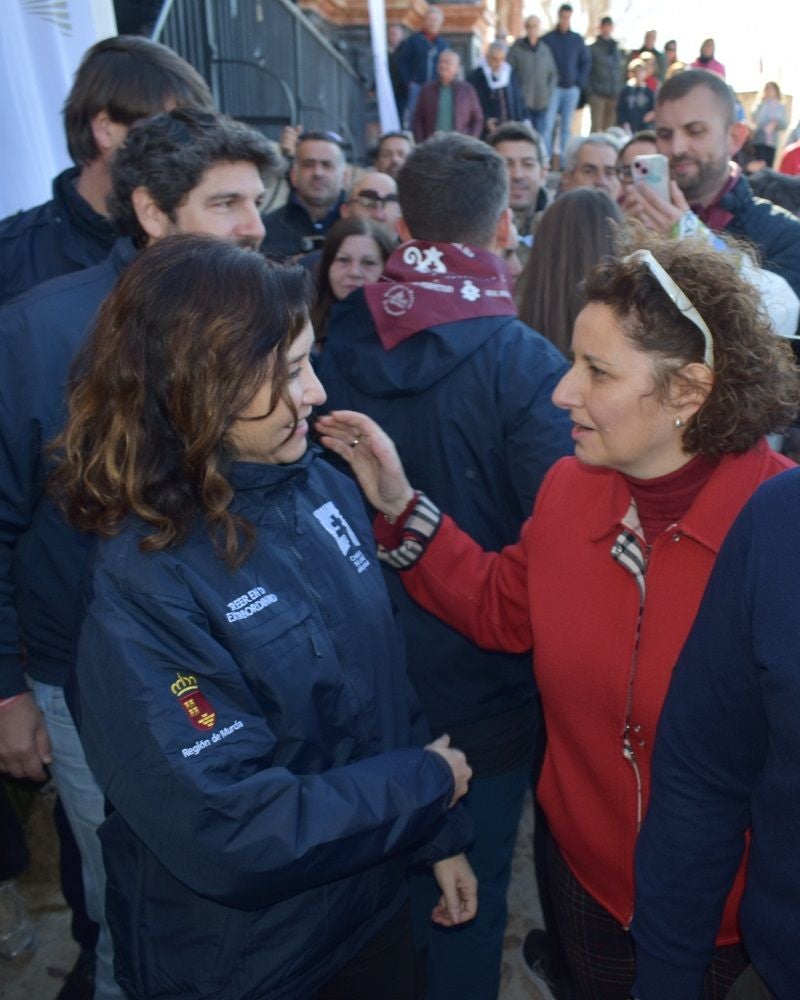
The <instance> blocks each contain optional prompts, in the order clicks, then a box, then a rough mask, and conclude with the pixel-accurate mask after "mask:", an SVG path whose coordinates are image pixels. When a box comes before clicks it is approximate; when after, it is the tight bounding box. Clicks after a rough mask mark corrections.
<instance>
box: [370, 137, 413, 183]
mask: <svg viewBox="0 0 800 1000" xmlns="http://www.w3.org/2000/svg"><path fill="white" fill-rule="evenodd" d="M413 148H414V139H413V137H412V135H411V133H410V132H386V133H384V134H383V135H382V136H381V137H380V139H379V140H378V149H377V151H376V153H375V169H376V170H380V172H381V173H382V174H388V175H389V176H390V177H394V179H395V180H397V175H398V174H399V173H400V170H401V168H402V166H403V164H404V163H405V162H406V160H407V159H408V155H409V153H410V152H411V150H412V149H413Z"/></svg>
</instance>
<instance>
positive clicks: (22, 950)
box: [0, 879, 37, 962]
mask: <svg viewBox="0 0 800 1000" xmlns="http://www.w3.org/2000/svg"><path fill="white" fill-rule="evenodd" d="M36 945H37V940H36V928H35V927H34V926H33V921H32V920H31V918H30V915H29V913H28V911H27V909H26V908H25V903H24V902H23V901H22V897H21V896H20V894H19V893H18V892H17V886H16V883H15V882H14V881H13V879H11V880H9V881H7V882H0V958H4V959H6V961H8V962H13V961H14V960H15V959H17V958H25V957H26V956H30V955H32V954H33V953H34V952H35V951H36Z"/></svg>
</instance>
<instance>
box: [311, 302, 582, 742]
mask: <svg viewBox="0 0 800 1000" xmlns="http://www.w3.org/2000/svg"><path fill="white" fill-rule="evenodd" d="M565 370H566V364H565V362H564V359H563V358H562V356H561V355H560V354H559V353H558V351H557V350H556V349H555V347H553V345H552V344H550V343H549V342H548V341H546V340H545V339H544V338H543V337H541V336H540V335H539V334H538V333H534V332H533V331H532V330H530V329H529V328H528V327H526V326H525V325H524V324H522V323H521V322H520V321H519V320H518V319H515V318H513V317H509V316H502V317H486V318H480V319H470V320H463V321H457V322H453V323H448V324H445V325H443V326H439V327H435V328H433V329H430V330H423V331H422V332H420V333H417V334H415V335H414V336H412V337H411V338H410V339H408V340H406V341H404V342H403V343H401V344H399V345H398V346H397V347H395V348H394V349H393V350H391V351H386V350H384V348H383V347H382V346H381V344H380V342H379V341H378V339H377V335H376V333H375V328H374V326H373V323H372V317H371V316H370V314H369V311H368V309H367V307H366V303H365V299H364V295H363V292H362V291H361V290H358V291H356V292H354V293H353V294H352V295H350V296H348V298H347V299H346V300H345V301H344V302H341V303H338V304H337V305H336V306H334V309H333V311H332V315H331V319H330V323H329V326H328V339H327V340H326V342H325V349H324V350H323V351H322V353H321V355H320V357H319V362H318V371H319V375H320V378H321V380H322V383H323V385H324V386H325V388H326V391H327V393H328V407H329V408H330V409H332V410H333V409H336V408H347V409H355V410H361V411H363V412H365V413H367V414H369V415H370V416H371V417H373V418H374V419H375V420H376V421H377V422H378V423H379V424H380V425H381V426H382V427H384V428H385V429H386V431H387V432H388V433H389V435H390V436H391V437H392V438H393V439H394V441H395V443H396V445H397V450H398V452H399V454H400V457H401V459H402V461H403V464H404V465H405V468H406V472H407V474H408V478H409V480H410V482H411V483H412V484H413V486H414V487H415V488H418V489H422V490H424V491H425V492H426V493H427V494H428V495H429V496H430V497H431V499H432V500H434V502H435V503H437V504H438V505H439V506H440V507H441V508H442V509H443V510H444V511H446V512H447V513H448V514H450V515H451V516H452V517H453V518H454V519H455V520H456V521H457V522H458V524H459V525H460V527H462V528H463V529H464V530H465V531H467V532H468V533H469V534H470V535H472V537H473V538H474V539H476V541H477V542H478V543H479V544H480V545H482V546H483V547H484V548H486V549H491V550H498V549H500V548H502V547H503V546H504V545H508V544H510V543H512V542H515V541H516V540H517V538H518V536H519V530H520V527H521V525H522V523H523V521H524V520H525V518H526V517H528V516H529V515H530V512H531V510H532V507H533V500H534V497H535V496H536V492H537V490H538V489H539V485H540V483H541V481H542V478H543V477H544V475H545V473H546V472H547V470H548V469H549V468H550V466H551V465H552V464H553V463H554V462H555V461H556V460H557V459H559V458H561V457H562V456H563V455H569V454H571V453H572V451H573V445H572V440H571V437H570V426H571V425H570V422H569V418H568V416H567V415H566V414H565V413H564V412H562V411H560V410H557V409H556V408H555V407H554V406H553V404H552V402H551V400H550V396H551V394H552V392H553V389H554V388H555V386H556V383H557V382H558V380H559V379H560V377H561V376H562V375H563V373H564V371H565ZM387 578H388V582H389V588H390V592H391V594H392V598H393V600H394V601H395V602H396V604H397V605H398V607H399V608H400V612H401V620H402V623H403V627H404V630H405V635H406V649H407V657H408V665H409V671H410V674H411V678H412V680H413V681H414V685H415V687H416V690H417V693H418V695H419V698H420V701H421V702H422V707H423V711H424V712H425V714H426V716H427V718H428V721H429V723H430V725H431V730H432V732H433V733H434V734H438V733H439V732H451V733H452V731H453V728H454V727H456V726H472V725H474V724H478V728H477V730H475V731H474V733H473V735H474V736H475V738H476V740H477V741H480V738H481V737H480V732H479V730H480V724H482V723H484V722H485V721H486V720H488V719H491V718H493V717H499V716H501V715H503V714H504V713H507V712H509V711H512V710H513V709H515V708H516V707H518V706H520V705H523V706H524V705H525V704H526V703H527V704H528V705H530V703H531V702H532V700H533V699H534V697H535V686H534V683H533V678H532V677H531V670H530V658H529V657H526V656H525V655H520V656H516V655H509V654H505V653H497V652H488V651H486V650H481V649H479V648H478V647H477V646H475V645H474V644H473V643H472V642H470V641H469V640H468V639H465V638H464V637H463V636H461V635H460V634H458V633H457V632H456V631H455V630H454V629H452V628H450V627H449V626H448V625H445V624H444V623H443V622H441V621H439V619H437V618H435V617H434V616H433V615H431V614H429V613H428V612H427V611H423V610H422V608H420V607H419V606H418V605H417V604H415V603H414V601H413V600H412V599H411V598H410V597H409V596H408V595H407V594H406V593H405V591H404V589H403V587H402V584H401V582H400V580H399V578H398V575H397V574H395V573H388V575H387ZM527 731H528V732H531V731H532V727H531V724H530V713H529V721H528V725H527ZM458 738H459V739H461V740H462V742H465V738H464V737H463V736H462V734H460V733H459V737H458ZM464 749H466V750H467V753H468V755H469V751H470V749H472V747H471V746H470V745H469V744H468V743H465V746H464Z"/></svg>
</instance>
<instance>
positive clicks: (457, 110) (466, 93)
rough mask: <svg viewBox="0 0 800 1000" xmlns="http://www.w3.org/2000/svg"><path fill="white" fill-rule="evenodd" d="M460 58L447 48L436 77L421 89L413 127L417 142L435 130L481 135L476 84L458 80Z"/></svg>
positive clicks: (481, 124)
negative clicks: (474, 85)
mask: <svg viewBox="0 0 800 1000" xmlns="http://www.w3.org/2000/svg"><path fill="white" fill-rule="evenodd" d="M460 70H461V59H460V58H459V55H458V53H457V52H454V51H453V50H452V49H445V50H444V52H442V54H441V55H440V56H439V61H438V62H437V64H436V79H435V80H432V81H431V82H430V83H426V84H425V86H424V87H423V88H422V90H420V92H419V98H418V100H417V106H416V109H415V111H414V120H413V122H412V125H411V131H412V132H413V133H414V139H415V140H416V141H417V142H424V140H425V139H427V138H428V136H431V135H433V133H434V132H461V133H463V134H464V135H473V136H475V137H476V138H478V137H479V136H480V135H481V133H482V132H483V111H481V104H480V101H479V100H478V95H477V94H476V93H475V88H474V87H473V86H472V85H471V84H469V83H466V82H465V81H464V80H457V79H456V77H457V76H458V74H459V72H460Z"/></svg>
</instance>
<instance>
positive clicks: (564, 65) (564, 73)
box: [542, 3, 589, 163]
mask: <svg viewBox="0 0 800 1000" xmlns="http://www.w3.org/2000/svg"><path fill="white" fill-rule="evenodd" d="M571 21H572V7H571V5H570V4H568V3H562V4H561V6H560V7H559V8H558V23H557V24H556V26H555V28H554V29H553V30H552V31H548V32H547V34H546V35H545V36H544V38H543V39H542V41H543V42H544V43H545V44H546V45H549V46H550V51H551V52H552V53H553V58H554V59H555V62H556V68H557V70H558V82H557V84H556V86H555V89H554V90H553V94H552V96H551V98H550V104H549V105H548V108H547V122H546V124H545V127H544V130H543V135H544V141H545V143H546V144H547V155H548V156H552V155H553V153H554V152H555V148H554V142H553V140H554V134H555V127H556V119H557V118H558V119H559V126H558V128H559V136H560V140H559V147H560V159H561V162H562V163H563V161H564V154H565V152H566V149H567V141H568V139H569V137H570V132H571V130H572V116H573V115H574V114H575V109H576V108H577V107H578V101H579V100H580V96H581V90H583V89H584V88H585V87H586V85H587V82H588V79H589V52H588V49H587V48H586V43H585V42H584V40H583V39H582V38H581V36H580V35H579V34H578V32H577V31H572V30H571V29H570V23H571Z"/></svg>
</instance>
